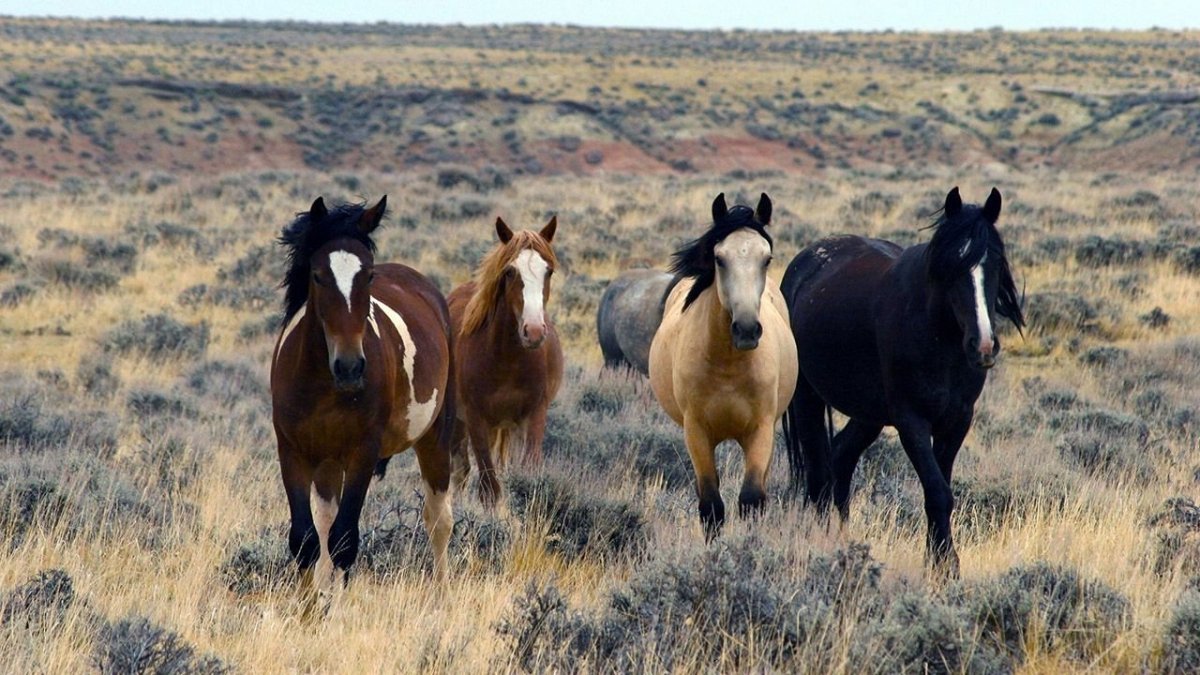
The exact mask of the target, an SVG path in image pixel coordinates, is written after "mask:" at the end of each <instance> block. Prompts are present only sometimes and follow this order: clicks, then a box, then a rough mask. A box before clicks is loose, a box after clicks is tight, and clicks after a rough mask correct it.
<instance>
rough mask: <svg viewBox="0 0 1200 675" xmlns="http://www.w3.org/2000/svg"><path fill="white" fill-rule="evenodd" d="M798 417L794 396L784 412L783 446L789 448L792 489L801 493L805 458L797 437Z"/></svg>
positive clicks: (789, 470)
mask: <svg viewBox="0 0 1200 675" xmlns="http://www.w3.org/2000/svg"><path fill="white" fill-rule="evenodd" d="M796 415H797V411H796V397H795V396H793V397H792V400H791V401H788V405H787V409H785V410H784V411H783V445H784V447H785V448H787V457H788V473H789V475H790V476H791V487H792V489H793V490H796V491H799V490H800V489H801V486H802V485H803V484H804V457H803V454H802V451H801V449H800V437H799V436H797V435H796Z"/></svg>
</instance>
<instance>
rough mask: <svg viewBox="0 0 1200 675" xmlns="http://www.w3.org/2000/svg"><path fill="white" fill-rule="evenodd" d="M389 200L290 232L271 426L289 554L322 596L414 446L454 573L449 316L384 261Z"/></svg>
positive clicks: (435, 530)
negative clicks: (387, 466) (377, 495)
mask: <svg viewBox="0 0 1200 675" xmlns="http://www.w3.org/2000/svg"><path fill="white" fill-rule="evenodd" d="M386 200H387V197H384V198H383V199H380V200H379V203H378V204H376V205H375V206H372V207H371V208H364V207H363V206H361V205H354V204H345V205H341V206H337V207H335V208H333V209H332V210H329V209H327V208H326V207H325V202H324V201H323V200H322V199H321V198H317V200H316V201H315V202H313V204H312V208H311V209H309V211H308V212H307V213H303V214H301V215H299V216H298V217H297V218H296V220H295V221H294V222H293V223H292V224H291V225H289V226H288V227H286V228H285V229H284V230H283V234H282V235H281V236H280V243H281V244H282V245H283V246H284V247H285V248H286V249H287V252H288V271H287V275H286V277H285V279H284V282H283V287H284V289H285V301H286V309H285V314H284V322H283V326H284V327H283V330H282V331H281V332H280V334H279V340H278V342H277V343H276V345H275V354H274V358H273V359H272V362H271V400H272V417H273V420H274V424H275V435H276V438H277V440H278V443H279V466H280V469H281V471H282V473H283V486H284V489H285V490H286V492H287V498H288V505H289V506H290V507H291V520H292V525H291V532H290V534H289V535H288V546H289V548H290V549H291V552H292V556H293V557H294V558H295V559H296V561H297V563H298V564H299V567H300V570H301V572H302V573H304V574H305V579H306V580H313V581H315V583H316V586H317V589H318V590H326V589H327V588H329V587H330V586H331V584H332V583H333V581H334V580H335V575H336V570H341V571H342V572H343V575H344V576H343V579H344V578H345V575H346V574H348V571H349V569H350V566H351V565H353V564H354V560H355V558H356V557H357V555H358V544H359V534H358V519H359V513H360V512H361V510H362V505H363V499H364V498H365V497H366V493H367V487H368V485H369V484H370V482H371V475H372V472H373V471H374V469H375V467H376V464H377V463H378V462H379V461H380V460H382V459H386V458H388V457H390V456H392V455H394V454H396V453H398V452H402V451H403V450H405V449H407V448H408V447H409V446H413V447H415V448H416V453H417V462H418V464H419V465H420V470H421V477H422V478H423V479H424V481H425V486H426V491H425V508H424V513H423V516H424V520H425V526H426V528H428V530H429V538H430V540H431V543H432V548H433V557H434V571H435V575H436V576H437V577H438V578H444V577H445V574H446V548H447V544H448V542H449V539H450V530H451V527H452V526H453V517H452V515H451V510H450V493H449V487H450V432H451V430H452V425H453V420H454V401H455V399H454V394H453V380H452V379H451V368H452V366H451V341H452V335H451V333H450V317H449V312H448V309H447V307H446V301H445V299H444V298H443V297H442V294H441V293H440V292H439V291H438V289H437V287H436V286H434V285H433V284H432V283H430V281H429V280H428V279H426V278H425V277H424V276H422V275H421V274H420V273H418V272H417V271H416V270H414V269H412V268H410V267H407V266H405V265H399V264H379V265H376V264H375V261H374V252H375V243H374V242H373V241H372V240H371V232H372V231H374V230H375V228H376V227H378V225H379V222H380V220H382V218H383V214H384V209H385V208H386V204H387V201H386ZM314 564H315V565H316V570H315V573H312V572H311V571H310V570H311V568H312V567H313V565H314ZM314 577H315V578H314Z"/></svg>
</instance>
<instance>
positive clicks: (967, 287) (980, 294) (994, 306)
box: [927, 188, 1024, 369]
mask: <svg viewBox="0 0 1200 675" xmlns="http://www.w3.org/2000/svg"><path fill="white" fill-rule="evenodd" d="M1000 202H1001V200H1000V191H999V190H997V189H995V188H992V192H991V194H990V195H988V198H987V202H986V203H984V205H983V206H982V207H979V206H975V205H973V204H968V205H964V204H963V202H962V198H961V197H960V196H959V194H958V188H954V189H953V190H951V191H950V193H949V194H948V195H946V204H945V206H944V207H943V209H942V215H941V217H940V218H939V220H938V221H937V223H935V227H936V230H935V231H934V235H933V239H932V240H931V241H930V243H929V248H928V249H927V256H928V258H927V264H928V276H929V279H930V283H931V285H932V286H933V289H934V293H933V297H934V298H935V302H943V303H945V305H947V306H948V307H949V309H950V313H951V315H952V316H953V319H954V322H955V323H956V324H957V326H958V329H959V330H960V331H961V334H962V348H963V351H964V353H965V355H966V357H967V360H968V361H969V362H970V363H971V364H972V365H973V366H975V367H977V368H982V369H987V368H991V367H992V366H994V365H995V364H996V356H997V355H998V354H999V353H1000V340H999V338H997V337H996V316H997V315H1000V316H1003V317H1006V318H1008V319H1009V320H1011V321H1012V322H1013V324H1014V325H1016V327H1017V329H1018V330H1020V329H1021V327H1022V326H1024V317H1023V316H1022V314H1021V309H1020V303H1019V301H1018V299H1017V292H1016V287H1015V283H1014V282H1013V277H1012V273H1011V271H1010V270H1009V266H1008V260H1007V259H1006V258H1005V255H1004V242H1003V240H1001V238H1000V233H999V231H997V229H996V221H997V220H998V219H999V217H1000Z"/></svg>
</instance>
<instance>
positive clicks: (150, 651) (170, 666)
mask: <svg viewBox="0 0 1200 675" xmlns="http://www.w3.org/2000/svg"><path fill="white" fill-rule="evenodd" d="M92 663H93V665H95V666H96V669H97V670H99V671H100V672H101V673H155V674H156V675H201V674H204V675H218V674H219V673H230V672H233V669H232V668H231V667H230V666H229V665H227V664H226V663H224V662H223V661H221V660H220V659H219V658H217V657H215V656H207V655H206V656H198V655H197V654H196V650H195V648H194V647H192V646H191V645H190V644H188V643H187V641H185V640H184V639H183V638H182V637H180V636H179V635H178V634H176V633H174V632H173V631H170V630H168V629H166V628H163V627H162V626H159V625H157V624H154V623H152V622H151V621H150V620H149V619H147V618H146V617H142V616H129V617H126V618H124V619H121V620H119V621H117V622H115V623H110V624H107V625H105V626H104V627H103V628H101V629H100V634H99V635H98V636H97V637H96V645H95V648H94V649H93V651H92Z"/></svg>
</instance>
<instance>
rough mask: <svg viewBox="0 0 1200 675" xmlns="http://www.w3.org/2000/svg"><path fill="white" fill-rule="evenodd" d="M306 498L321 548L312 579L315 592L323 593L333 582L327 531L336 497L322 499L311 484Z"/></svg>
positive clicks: (334, 508)
mask: <svg viewBox="0 0 1200 675" xmlns="http://www.w3.org/2000/svg"><path fill="white" fill-rule="evenodd" d="M308 498H309V502H310V503H311V504H312V510H313V525H315V526H316V528H317V541H318V544H320V547H321V548H320V551H321V556H320V557H319V558H317V564H316V569H315V570H313V578H314V581H315V582H316V587H317V590H318V591H324V590H327V589H329V588H332V587H333V586H334V581H335V579H334V575H335V570H334V568H333V558H332V557H331V556H330V555H329V530H330V528H332V527H333V520H334V519H335V518H337V512H338V502H337V497H334V498H332V499H329V500H325V499H322V498H321V495H320V494H319V493H318V492H317V485H316V483H313V485H312V487H311V488H310V489H309V493H308Z"/></svg>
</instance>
